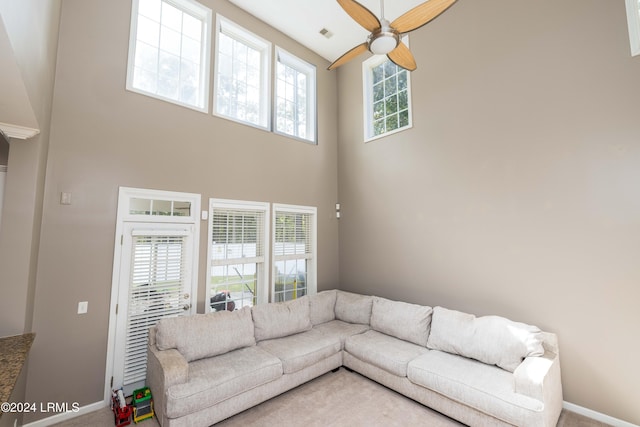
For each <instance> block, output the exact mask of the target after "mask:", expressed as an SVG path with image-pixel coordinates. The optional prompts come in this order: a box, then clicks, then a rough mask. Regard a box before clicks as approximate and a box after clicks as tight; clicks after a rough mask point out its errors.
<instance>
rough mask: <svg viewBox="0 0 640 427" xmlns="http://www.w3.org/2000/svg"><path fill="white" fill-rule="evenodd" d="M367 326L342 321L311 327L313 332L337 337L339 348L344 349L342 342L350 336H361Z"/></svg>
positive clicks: (367, 328)
mask: <svg viewBox="0 0 640 427" xmlns="http://www.w3.org/2000/svg"><path fill="white" fill-rule="evenodd" d="M369 329H370V328H369V325H363V324H361V323H347V322H343V321H342V320H332V321H330V322H325V323H322V324H320V325H316V326H314V327H313V329H312V330H313V331H318V332H320V333H321V334H324V335H330V336H333V337H337V338H338V339H339V340H340V348H341V349H344V342H345V341H346V340H347V338H349V337H350V336H351V335H357V334H361V333H363V332H367V331H368V330H369Z"/></svg>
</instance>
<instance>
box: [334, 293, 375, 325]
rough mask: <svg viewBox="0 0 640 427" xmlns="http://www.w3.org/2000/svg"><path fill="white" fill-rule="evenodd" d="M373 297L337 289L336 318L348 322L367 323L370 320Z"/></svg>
mask: <svg viewBox="0 0 640 427" xmlns="http://www.w3.org/2000/svg"><path fill="white" fill-rule="evenodd" d="M372 304H373V297H371V296H369V295H360V294H353V293H351V292H345V291H338V293H337V295H336V319H338V320H342V321H343V322H348V323H361V324H363V325H368V324H369V321H370V320H371V305H372Z"/></svg>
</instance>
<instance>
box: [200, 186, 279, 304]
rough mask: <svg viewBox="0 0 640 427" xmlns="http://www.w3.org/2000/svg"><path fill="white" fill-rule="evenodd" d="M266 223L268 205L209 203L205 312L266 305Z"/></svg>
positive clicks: (238, 202)
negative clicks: (206, 310) (207, 305)
mask: <svg viewBox="0 0 640 427" xmlns="http://www.w3.org/2000/svg"><path fill="white" fill-rule="evenodd" d="M268 220H269V204H268V203H259V202H242V201H233V200H222V199H211V200H210V202H209V262H210V266H209V269H208V271H209V273H208V281H207V301H208V303H209V310H208V311H221V310H233V309H239V308H242V307H244V306H253V305H254V304H257V303H259V302H268V300H269V296H268V287H267V278H266V275H265V265H267V260H268V246H267V242H268V234H267V229H268Z"/></svg>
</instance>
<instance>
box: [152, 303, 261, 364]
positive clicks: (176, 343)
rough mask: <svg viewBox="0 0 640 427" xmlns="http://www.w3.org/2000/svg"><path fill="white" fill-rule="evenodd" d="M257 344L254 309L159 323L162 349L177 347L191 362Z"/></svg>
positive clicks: (157, 334)
mask: <svg viewBox="0 0 640 427" xmlns="http://www.w3.org/2000/svg"><path fill="white" fill-rule="evenodd" d="M255 344H256V340H255V337H254V334H253V320H252V319H251V309H250V308H249V307H245V308H243V309H242V310H236V311H220V312H216V313H209V314H194V315H192V316H179V317H169V318H165V319H160V320H159V321H158V324H157V325H156V345H157V347H158V349H159V350H168V349H170V348H175V349H177V350H178V351H179V352H180V354H182V355H183V356H184V358H185V359H186V360H187V361H188V362H191V361H193V360H198V359H204V358H205V357H211V356H217V355H218V354H223V353H227V352H229V351H232V350H235V349H238V348H242V347H249V346H252V345H255Z"/></svg>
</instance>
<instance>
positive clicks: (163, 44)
mask: <svg viewBox="0 0 640 427" xmlns="http://www.w3.org/2000/svg"><path fill="white" fill-rule="evenodd" d="M211 16H212V13H211V10H210V9H208V8H206V7H204V6H202V5H201V4H200V3H198V2H196V1H193V0H133V3H132V13H131V39H130V41H129V62H128V67H127V89H128V90H131V91H134V92H139V93H142V94H145V95H149V96H153V97H156V98H160V99H163V100H165V101H170V102H174V103H176V104H180V105H184V106H187V107H190V108H193V109H196V110H200V111H207V108H208V92H209V62H210V61H209V52H210V50H211Z"/></svg>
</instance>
